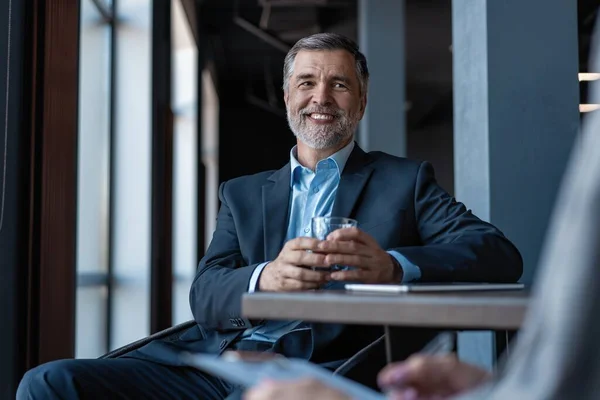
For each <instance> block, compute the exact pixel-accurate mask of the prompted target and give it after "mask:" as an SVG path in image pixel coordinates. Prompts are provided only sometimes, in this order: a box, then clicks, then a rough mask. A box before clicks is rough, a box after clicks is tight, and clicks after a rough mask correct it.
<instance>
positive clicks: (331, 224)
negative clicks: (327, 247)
mask: <svg viewBox="0 0 600 400" xmlns="http://www.w3.org/2000/svg"><path fill="white" fill-rule="evenodd" d="M356 226H358V222H357V221H356V220H355V219H351V218H344V217H313V219H312V221H311V232H312V237H314V238H316V239H319V240H326V239H327V236H328V235H329V234H330V233H331V232H333V231H335V230H337V229H342V228H352V227H356ZM349 269H352V267H349V266H346V265H332V266H331V270H332V271H345V270H349Z"/></svg>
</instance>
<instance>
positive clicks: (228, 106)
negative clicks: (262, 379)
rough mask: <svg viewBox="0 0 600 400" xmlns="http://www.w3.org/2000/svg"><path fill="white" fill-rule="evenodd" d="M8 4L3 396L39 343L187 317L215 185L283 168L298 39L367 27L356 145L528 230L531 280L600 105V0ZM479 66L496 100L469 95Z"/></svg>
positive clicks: (66, 353)
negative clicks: (416, 163)
mask: <svg viewBox="0 0 600 400" xmlns="http://www.w3.org/2000/svg"><path fill="white" fill-rule="evenodd" d="M3 3H4V4H5V5H2V6H1V8H2V11H0V18H1V20H0V28H1V29H0V30H2V33H1V34H0V54H1V56H0V73H1V74H2V76H0V81H1V82H2V83H0V87H1V88H2V89H4V90H5V91H4V92H2V93H6V96H3V97H4V98H3V99H2V103H0V105H2V106H3V107H1V109H0V113H5V118H3V119H2V122H3V124H2V129H3V131H4V135H3V136H1V135H0V138H3V139H4V140H3V142H0V148H2V147H3V150H4V151H2V152H0V156H2V157H4V158H3V165H0V168H3V169H2V170H1V171H2V174H0V179H1V181H0V183H1V184H0V188H2V200H1V201H2V202H1V203H0V204H1V205H0V207H2V208H1V209H0V213H1V215H2V217H1V218H2V222H0V265H1V270H0V274H1V282H0V284H1V285H2V290H1V293H2V297H1V298H0V306H1V307H2V308H1V309H2V314H1V315H0V318H1V319H2V320H3V321H5V324H4V326H5V328H4V332H3V333H2V337H0V344H1V345H2V346H5V349H4V350H0V353H1V354H4V355H5V356H3V358H4V359H3V360H2V361H0V365H1V369H0V380H1V381H2V387H1V388H2V392H0V393H11V390H14V388H16V382H18V379H20V376H22V373H23V372H24V371H25V369H27V368H30V367H31V366H33V365H37V364H38V363H40V362H43V361H47V360H50V359H55V358H63V357H71V356H75V357H79V358H95V357H98V356H100V355H102V354H104V353H106V352H107V351H109V350H112V349H115V348H117V347H119V346H123V345H125V344H127V343H130V342H132V341H134V340H137V339H140V338H142V337H145V336H147V335H149V334H150V333H152V332H156V331H159V330H161V329H164V328H167V327H169V326H172V325H174V324H177V323H180V322H183V321H186V320H189V319H191V317H192V316H191V312H190V309H189V304H188V291H189V287H190V284H191V282H192V280H193V278H194V275H195V269H196V266H197V264H198V261H199V259H200V258H201V257H202V255H203V253H204V250H205V248H206V246H207V245H208V243H209V241H210V238H211V236H212V231H213V229H214V227H215V218H216V213H217V210H218V205H219V204H218V197H217V190H218V185H219V183H220V182H223V181H225V180H228V179H230V178H233V177H236V176H240V175H245V174H251V173H255V172H258V171H262V170H265V169H276V168H280V167H281V166H282V165H283V164H285V163H286V162H287V160H288V158H289V150H290V148H291V147H292V146H293V144H294V143H295V138H294V137H293V135H292V134H291V132H290V131H289V129H288V127H287V121H286V118H285V105H284V102H283V93H282V90H281V86H282V82H283V80H282V68H283V59H284V57H285V54H286V52H287V51H288V50H289V49H290V48H291V46H292V45H293V44H294V43H295V41H297V40H298V39H300V38H302V37H304V36H307V35H310V34H313V33H317V32H337V33H342V34H345V35H347V36H349V37H351V38H353V39H354V40H356V41H357V42H358V43H359V44H360V45H361V48H362V49H363V51H364V52H365V53H366V55H367V59H368V60H369V62H370V69H371V75H372V84H371V87H370V93H369V95H370V97H369V99H370V100H369V106H368V112H367V118H366V119H365V121H363V123H362V125H361V127H360V130H359V133H358V140H359V144H361V146H363V147H364V148H365V149H367V150H384V151H387V152H390V153H393V154H397V155H402V156H407V157H409V158H416V159H421V160H428V161H430V162H432V163H433V165H434V167H435V169H436V173H437V178H438V181H439V183H440V184H441V185H442V186H443V187H444V188H445V189H446V190H448V191H449V192H450V193H452V194H455V195H456V196H457V198H458V200H461V201H465V202H466V203H467V204H468V205H469V206H471V207H473V209H474V210H475V212H476V213H478V215H480V216H481V217H482V218H484V219H487V220H491V221H493V222H494V223H495V224H496V225H498V226H499V227H500V228H501V229H502V230H503V231H504V232H505V233H506V234H507V235H508V236H509V238H511V239H512V240H514V241H515V243H516V244H517V246H518V247H519V248H520V250H521V251H522V253H523V254H524V257H525V261H526V263H525V264H526V270H527V272H526V274H525V276H524V280H525V281H526V282H531V281H532V280H533V278H534V271H535V264H536V262H537V254H538V251H539V248H540V245H541V242H542V239H543V236H544V232H545V227H546V225H545V224H546V221H547V218H548V216H549V213H550V210H551V208H552V204H553V200H554V197H553V194H554V193H555V191H556V188H557V186H558V184H559V181H560V176H561V174H562V170H563V168H564V165H565V163H566V159H567V156H568V154H569V150H570V144H571V143H572V141H573V139H574V136H575V135H576V134H577V131H578V123H579V118H580V117H581V116H582V115H584V113H585V112H594V111H595V110H597V109H598V108H600V106H598V105H596V104H593V103H592V104H590V101H589V99H588V98H587V92H588V89H589V87H590V85H592V84H597V82H598V79H599V78H600V75H599V74H598V73H600V71H590V70H589V68H588V58H589V50H590V41H591V35H592V32H593V29H594V26H593V25H594V21H595V20H596V18H595V17H596V15H597V12H598V7H599V5H598V1H597V0H578V1H573V2H564V1H557V0H549V1H547V2H546V1H537V0H536V1H531V2H522V0H521V1H515V0H513V1H507V2H503V4H502V5H499V4H496V5H492V4H488V3H490V2H489V1H487V2H486V1H483V0H481V2H479V3H481V9H480V10H473V9H469V12H468V13H466V14H465V13H461V7H467V6H466V5H465V4H466V3H465V1H461V0H455V1H451V0H406V1H405V2H402V1H399V0H398V1H392V0H387V1H379V0H172V1H168V0H163V1H161V0H155V1H152V0H80V1H75V0H72V1H66V0H48V1H45V2H44V1H41V0H39V1H38V0H35V1H32V2H31V3H29V2H27V3H26V4H25V3H21V2H15V1H10V0H4V2H3ZM521 3H527V4H521ZM566 3H572V4H566ZM494 7H495V8H494ZM478 13H479V14H478ZM484 33H485V34H484ZM486 35H487V36H486ZM464 37H469V38H470V39H469V40H472V42H469V44H468V45H467V44H464V43H463V42H460V43H459V42H457V38H463V39H464ZM453 38H454V39H453ZM477 38H480V39H481V40H475V39H477ZM554 38H563V39H564V40H563V39H559V40H555V39H554ZM473 40H474V41H473ZM5 55H7V56H5ZM478 71H479V72H481V71H485V73H483V75H477V74H476V73H477V72H478ZM496 77H499V78H496ZM468 82H475V83H474V85H475V87H479V86H477V85H479V84H480V83H481V87H482V88H484V87H485V88H484V89H481V91H477V90H475V92H476V93H475V94H479V95H483V96H484V98H485V99H486V102H485V104H483V103H481V104H480V105H481V107H480V108H477V107H475V108H468V109H467V111H465V108H464V107H470V106H469V104H471V103H469V101H471V102H472V101H473V100H467V98H469V99H471V97H468V96H471V95H473V93H474V91H473V89H472V88H470V86H469V88H467V89H465V83H468ZM467 86H468V85H467ZM459 88H460V89H461V90H462V91H461V92H460V93H459V92H457V90H458V89H459ZM504 89H505V91H504V92H503V90H504ZM540 91H541V92H540ZM554 96H555V97H556V98H558V99H562V100H561V101H562V103H556V102H555V100H553V98H554ZM488 101H489V102H488ZM564 104H566V107H564V108H563V107H562V105H564ZM471 105H472V104H471ZM469 110H473V111H472V113H471V111H469ZM495 110H500V111H499V112H498V113H496V111H495ZM532 110H533V111H532ZM511 116H514V120H513V119H512V117H511ZM479 124H480V125H479ZM532 127H540V130H539V131H538V130H536V129H532ZM479 128H481V129H479ZM563 128H565V129H563ZM561 129H563V131H562V132H560V131H559V130H561ZM555 130H556V132H558V133H556V132H555ZM480 133H481V134H484V135H485V137H486V138H487V139H486V140H485V141H484V142H485V143H479V141H478V138H479V136H478V135H479V134H480ZM555 133H556V134H555ZM482 154H487V156H488V158H486V160H487V161H484V162H486V163H489V164H486V165H488V167H489V168H488V169H486V171H487V172H486V173H485V174H484V175H485V176H483V177H482V176H479V175H477V173H478V172H479V170H478V169H477V168H474V166H476V165H478V164H477V162H479V161H477V160H479V156H480V155H482ZM524 166H528V168H530V167H532V166H533V169H534V171H537V172H532V174H537V175H535V178H534V180H533V181H532V180H529V181H525V180H523V181H519V178H518V176H519V174H520V172H519V171H520V170H521V169H523V167H524ZM469 171H470V172H469ZM529 178H531V177H529ZM481 179H483V180H484V183H483V186H477V185H479V184H481V182H482V181H481ZM537 181H539V182H540V183H539V185H541V186H540V188H534V187H532V186H535V185H532V184H531V182H537ZM544 182H547V184H546V183H544ZM496 183H497V185H496ZM524 198H525V199H526V200H523V199H524ZM527 199H529V201H527ZM540 199H544V200H540ZM510 213H512V214H513V215H512V216H510V215H509V214H510ZM515 214H516V215H515ZM524 216H525V217H524ZM9 397H10V396H9ZM7 398H8V397H7Z"/></svg>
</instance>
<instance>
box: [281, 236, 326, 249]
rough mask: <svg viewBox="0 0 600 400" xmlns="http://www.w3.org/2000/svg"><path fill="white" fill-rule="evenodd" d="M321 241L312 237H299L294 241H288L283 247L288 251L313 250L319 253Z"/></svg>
mask: <svg viewBox="0 0 600 400" xmlns="http://www.w3.org/2000/svg"><path fill="white" fill-rule="evenodd" d="M319 242H320V240H319V239H315V238H310V237H297V238H295V239H292V240H288V241H287V242H286V243H285V245H284V246H283V248H284V249H287V250H311V251H317V250H318V248H319V247H318V246H319Z"/></svg>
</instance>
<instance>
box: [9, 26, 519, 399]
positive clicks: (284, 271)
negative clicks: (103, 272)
mask: <svg viewBox="0 0 600 400" xmlns="http://www.w3.org/2000/svg"><path fill="white" fill-rule="evenodd" d="M368 78H369V73H368V68H367V62H366V60H365V57H364V56H363V55H362V54H361V53H360V52H359V51H358V47H357V46H356V44H355V43H353V42H352V41H350V40H348V39H347V38H344V37H342V36H339V35H335V34H319V35H314V36H311V37H308V38H305V39H302V40H300V41H299V42H298V43H296V45H295V46H294V47H293V48H292V50H291V51H290V52H289V54H288V55H287V57H286V59H285V65H284V95H285V103H286V107H287V111H288V120H289V125H290V128H291V130H292V132H293V133H294V134H295V135H296V137H297V146H295V147H294V148H293V149H292V151H291V154H290V163H289V164H287V165H285V166H284V167H283V168H281V169H280V170H278V171H269V172H264V173H260V174H256V175H252V176H245V177H241V178H237V179H233V180H231V181H228V182H225V183H224V184H222V185H221V188H220V191H219V197H220V200H221V209H220V211H219V215H218V221H217V228H216V230H215V233H214V236H213V239H212V242H211V244H210V246H209V249H208V250H207V252H206V255H205V257H204V258H203V259H202V261H201V262H200V266H199V269H198V273H197V276H196V278H195V280H194V283H193V284H192V288H191V292H190V303H191V308H192V312H193V314H194V318H195V320H196V322H197V325H196V326H195V327H194V328H192V329H190V330H188V331H187V332H185V333H183V334H182V335H180V336H179V337H177V338H171V339H169V340H163V341H155V342H153V343H150V344H149V345H147V346H145V347H143V348H142V349H140V350H138V351H135V352H132V353H130V354H129V355H127V356H126V357H121V358H119V359H113V360H86V361H82V360H76V361H72V360H69V361H59V362H54V363H50V364H47V365H43V366H41V367H38V368H36V369H34V370H33V371H30V372H29V373H28V374H27V376H26V377H25V378H24V380H23V382H22V384H21V386H20V389H19V397H21V398H26V397H27V396H28V395H31V396H32V397H34V398H35V397H36V396H42V395H43V396H46V397H50V398H53V397H68V398H70V397H76V396H77V395H83V394H86V395H88V394H91V395H94V396H98V397H103V398H120V397H123V398H126V397H128V396H129V397H136V398H137V397H142V398H152V397H154V396H157V397H160V398H198V397H201V398H203V399H220V398H224V397H227V396H228V395H230V394H232V393H234V392H235V388H234V387H232V386H231V385H229V384H228V383H226V382H223V381H221V380H220V379H217V378H214V377H211V376H209V375H206V374H203V373H200V372H198V371H195V370H193V369H191V368H188V367H185V366H183V365H181V362H180V360H179V359H178V353H179V352H180V351H181V350H188V351H202V352H212V353H220V352H222V351H223V350H224V349H227V348H229V349H238V350H258V351H275V352H279V353H282V354H284V355H287V356H294V357H303V358H306V359H310V360H312V361H314V362H317V363H321V364H323V365H325V366H326V367H329V368H332V369H333V368H336V367H337V366H339V365H341V364H342V363H344V362H345V361H346V360H348V359H349V358H350V357H351V356H352V355H353V354H355V353H356V352H357V351H358V350H359V349H361V348H363V347H364V346H366V345H368V344H369V343H371V342H372V341H373V340H375V339H376V338H377V337H379V335H381V331H380V329H379V328H375V327H349V326H344V325H333V324H312V323H305V322H302V321H286V322H275V321H266V322H265V321H249V320H247V319H244V318H243V317H242V315H241V302H240V298H241V296H242V294H243V293H246V292H249V291H250V292H252V291H257V290H261V291H291V290H308V289H319V288H325V289H331V288H336V287H341V285H342V283H343V282H344V281H361V282H371V283H389V282H401V281H402V282H408V281H495V282H512V281H516V280H517V279H518V278H519V277H520V275H521V272H522V260H521V257H520V255H519V253H518V251H517V250H516V248H515V247H514V246H513V245H512V244H511V243H510V242H509V241H508V240H507V239H506V238H505V237H504V236H503V235H502V234H501V233H500V232H499V231H498V230H497V229H496V228H494V227H493V226H492V225H490V224H488V223H485V222H483V221H481V220H479V219H478V218H476V217H475V216H473V215H472V214H471V213H470V212H469V211H467V209H466V208H465V207H464V206H463V205H462V204H460V203H457V202H456V201H455V200H454V199H453V198H452V197H451V196H450V195H448V193H446V192H445V191H444V190H443V189H441V188H440V187H439V186H438V185H437V183H436V182H435V179H434V176H433V170H432V167H431V165H430V164H428V163H426V162H423V163H419V162H414V161H409V160H406V159H403V158H397V157H392V156H390V155H387V154H384V153H380V152H372V153H365V152H364V151H362V150H361V149H360V148H359V147H358V146H357V145H356V144H355V143H354V141H353V137H354V133H355V130H356V127H357V125H358V122H359V121H360V119H361V118H362V116H363V114H364V112H365V107H366V105H367V88H368ZM329 215H331V216H340V217H351V218H354V219H356V220H358V221H359V223H360V225H359V228H350V229H343V230H338V231H336V232H334V233H332V234H331V235H330V236H329V237H328V240H324V241H320V240H317V239H314V238H311V237H310V236H311V232H310V227H311V224H310V221H311V218H312V217H313V216H329ZM332 265H346V266H350V267H353V268H351V269H349V270H346V271H336V272H328V271H323V270H313V269H312V268H306V267H323V268H324V269H326V268H327V267H330V266H332ZM422 339H425V340H426V338H422ZM422 344H423V343H422V342H420V341H415V342H412V341H409V340H408V339H407V341H406V346H405V347H406V349H415V350H416V349H417V348H419V347H420V346H422Z"/></svg>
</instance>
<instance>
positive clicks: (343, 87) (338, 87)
mask: <svg viewBox="0 0 600 400" xmlns="http://www.w3.org/2000/svg"><path fill="white" fill-rule="evenodd" d="M333 86H334V87H335V88H336V89H346V85H344V84H343V83H336V84H334V85H333Z"/></svg>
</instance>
